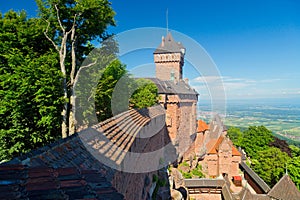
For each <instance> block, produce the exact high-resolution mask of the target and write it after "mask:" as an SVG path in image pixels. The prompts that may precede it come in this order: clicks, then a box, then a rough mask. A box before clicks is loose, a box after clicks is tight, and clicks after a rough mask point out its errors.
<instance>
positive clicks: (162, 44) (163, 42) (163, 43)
mask: <svg viewBox="0 0 300 200" xmlns="http://www.w3.org/2000/svg"><path fill="white" fill-rule="evenodd" d="M161 46H162V47H164V46H165V37H164V36H162V38H161Z"/></svg>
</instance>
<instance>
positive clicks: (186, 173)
mask: <svg viewBox="0 0 300 200" xmlns="http://www.w3.org/2000/svg"><path fill="white" fill-rule="evenodd" d="M181 173H182V176H183V178H185V179H190V178H193V176H192V174H191V173H189V172H181Z"/></svg>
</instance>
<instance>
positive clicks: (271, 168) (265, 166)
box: [228, 126, 300, 189]
mask: <svg viewBox="0 0 300 200" xmlns="http://www.w3.org/2000/svg"><path fill="white" fill-rule="evenodd" d="M228 136H229V137H230V139H231V140H232V142H233V143H234V145H235V146H238V147H241V148H242V149H244V150H245V152H246V153H247V156H248V157H249V160H248V162H247V164H248V165H250V167H251V168H252V169H253V170H254V171H255V172H256V173H257V174H258V175H259V176H260V177H261V178H262V179H263V180H264V181H265V182H266V183H267V184H269V185H270V186H271V187H272V186H274V185H275V184H276V183H277V182H278V181H279V179H280V178H281V177H282V176H283V175H284V174H285V173H288V174H289V175H290V177H291V179H292V180H293V181H294V183H295V185H296V186H297V187H298V189H300V171H299V169H300V148H299V147H297V146H294V145H288V144H287V142H286V141H284V140H280V139H278V138H276V137H274V136H273V135H272V132H271V131H270V130H268V129H267V128H266V127H264V126H250V127H248V128H247V129H245V130H243V131H242V130H241V129H239V128H235V127H231V128H229V130H228Z"/></svg>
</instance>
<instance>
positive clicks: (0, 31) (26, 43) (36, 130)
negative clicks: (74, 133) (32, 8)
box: [0, 11, 62, 161]
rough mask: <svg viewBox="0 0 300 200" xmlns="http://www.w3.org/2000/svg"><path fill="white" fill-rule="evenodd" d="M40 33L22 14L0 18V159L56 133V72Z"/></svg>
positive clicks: (53, 58) (35, 22)
mask: <svg viewBox="0 0 300 200" xmlns="http://www.w3.org/2000/svg"><path fill="white" fill-rule="evenodd" d="M43 29H44V26H43V24H42V23H41V21H40V20H39V19H27V18H26V13H25V12H24V11H22V12H21V13H19V14H18V13H16V12H14V11H9V12H8V13H6V14H5V15H4V18H1V19H0V41H3V42H1V43H0V161H1V160H8V159H11V158H12V157H14V156H18V155H20V154H21V153H25V152H28V151H29V150H31V149H34V148H37V147H40V146H43V145H45V144H46V143H49V142H50V141H53V140H55V139H57V138H58V137H59V135H60V134H59V132H60V131H59V129H60V121H61V116H60V108H61V107H62V98H61V97H62V92H61V84H60V79H61V73H60V71H59V67H58V66H59V65H58V57H57V54H56V53H54V52H53V49H52V46H51V44H50V43H49V42H48V41H47V40H45V39H44V35H43V31H42V30H43Z"/></svg>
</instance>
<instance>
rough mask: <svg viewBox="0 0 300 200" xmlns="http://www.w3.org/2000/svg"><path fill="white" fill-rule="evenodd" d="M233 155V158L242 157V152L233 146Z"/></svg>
mask: <svg viewBox="0 0 300 200" xmlns="http://www.w3.org/2000/svg"><path fill="white" fill-rule="evenodd" d="M232 155H233V156H242V154H241V152H239V151H238V150H237V149H236V148H235V146H233V145H232Z"/></svg>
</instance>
